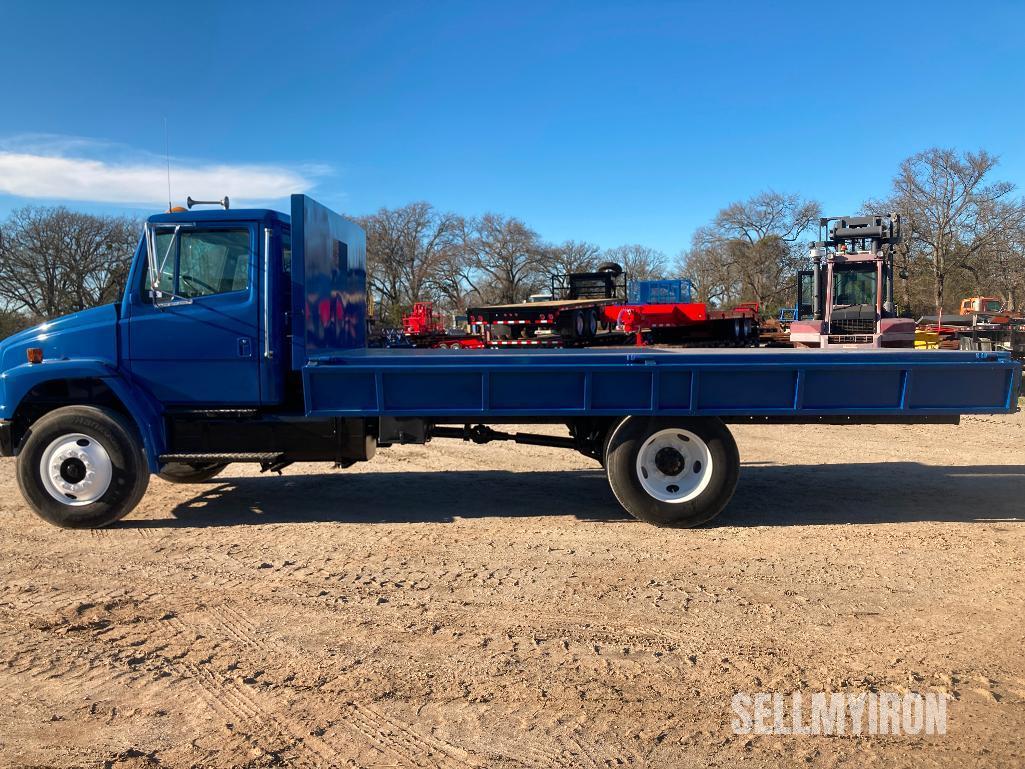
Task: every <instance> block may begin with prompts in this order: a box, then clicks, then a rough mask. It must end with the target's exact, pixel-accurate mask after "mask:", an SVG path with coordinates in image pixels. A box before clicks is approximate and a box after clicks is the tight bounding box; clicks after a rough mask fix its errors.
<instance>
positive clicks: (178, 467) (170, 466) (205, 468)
mask: <svg viewBox="0 0 1025 769" xmlns="http://www.w3.org/2000/svg"><path fill="white" fill-rule="evenodd" d="M227 466H228V463H227V462H215V463H212V464H202V465H187V464H185V463H184V462H168V463H167V464H166V465H164V466H163V467H162V468H160V473H158V474H159V475H160V477H161V478H163V479H164V480H165V481H170V482H171V483H202V482H203V481H208V480H210V479H211V478H213V477H214V476H216V475H218V474H220V473H221V472H222V471H223V470H224V468H226V467H227Z"/></svg>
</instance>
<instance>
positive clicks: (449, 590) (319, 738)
mask: <svg viewBox="0 0 1025 769" xmlns="http://www.w3.org/2000/svg"><path fill="white" fill-rule="evenodd" d="M735 434H736V436H737V442H738V444H739V446H740V450H741V456H742V458H743V460H744V468H743V471H742V474H741V481H740V486H739V488H738V490H737V494H736V497H735V499H734V500H733V502H732V503H731V504H730V506H729V507H728V509H727V510H726V511H725V512H724V513H723V515H722V516H721V517H720V518H719V519H718V520H717V521H716V522H715V524H714V525H712V526H709V527H706V528H702V529H698V530H660V529H657V528H653V527H651V526H647V525H645V524H641V523H637V522H635V521H633V520H631V519H628V518H626V517H624V516H623V515H622V514H621V513H619V512H618V507H617V505H616V503H615V500H614V499H613V497H612V495H611V492H610V491H609V490H608V486H607V484H606V483H605V480H604V476H603V475H602V473H601V470H600V469H599V468H598V467H597V466H596V465H594V464H592V463H591V462H590V461H589V460H587V459H585V458H584V457H581V456H577V455H574V454H572V453H570V452H566V451H561V450H558V449H546V448H536V447H523V446H507V445H501V444H493V445H492V446H488V447H483V448H482V447H476V446H471V445H465V444H462V443H460V442H457V441H443V440H439V441H436V442H434V443H432V444H430V445H429V446H426V447H405V448H396V449H390V450H387V451H383V452H381V453H380V454H379V455H378V457H377V458H376V459H375V460H374V461H373V462H371V463H367V464H365V465H364V466H362V467H355V468H352V469H350V470H345V471H337V470H336V471H329V470H327V469H326V468H323V467H321V466H293V467H291V468H289V469H288V470H286V471H285V475H284V476H283V477H280V478H279V477H276V476H275V477H268V476H261V475H259V474H258V473H257V472H256V471H254V470H252V469H249V468H246V467H243V466H234V467H231V468H229V470H228V471H227V472H226V474H225V476H224V477H223V478H218V479H216V480H214V481H211V482H208V483H205V484H202V485H198V486H173V485H170V484H167V483H164V482H162V481H159V480H156V479H155V480H154V481H153V483H152V484H151V485H150V489H149V493H148V494H147V496H146V498H145V499H144V500H143V502H142V504H141V505H140V507H139V508H138V509H137V510H136V512H135V513H134V514H133V515H132V516H131V517H130V518H128V519H126V520H125V521H123V522H122V523H121V524H119V525H117V526H116V527H114V528H111V529H109V530H105V531H97V532H71V531H61V530H58V529H55V528H51V527H49V526H48V525H46V524H44V523H43V522H42V521H40V520H39V519H37V518H36V517H35V516H34V515H33V514H32V513H31V512H30V511H29V510H28V508H27V507H26V506H25V505H24V504H23V502H22V501H21V498H20V496H19V495H18V492H17V489H16V485H15V481H14V465H13V463H12V462H11V461H10V460H5V461H3V462H2V463H0V523H2V525H0V574H2V577H0V619H2V624H0V693H2V695H3V696H2V699H0V766H3V767H12V766H17V767H30V766H31V767H37V766H54V767H80V766H81V767H85V766H108V767H112V766H138V767H142V766H162V767H191V766H202V767H207V766H209V767H233V766H253V767H262V766H273V765H281V766H299V767H319V766H350V765H351V766H363V767H407V766H408V767H518V766H525V767H553V766H563V767H606V766H608V767H616V766H648V767H708V766H722V767H732V766H737V765H744V766H754V767H777V766H780V765H789V764H800V765H811V766H851V767H868V766H887V767H904V766H906V767H912V766H914V767H923V766H926V767H928V766H944V767H947V766H966V767H968V766H970V767H986V766H1010V765H1023V764H1025V754H1023V745H1025V740H1023V738H1022V733H1023V730H1025V655H1023V649H1025V630H1023V628H1025V623H1023V616H1025V615H1023V607H1025V586H1023V579H1025V577H1023V568H1022V567H1023V553H1025V527H1023V525H1022V519H1023V518H1025V418H1023V415H1022V414H1018V415H1015V416H1013V417H986V418H968V419H965V420H964V421H963V423H962V424H961V426H960V427H953V426H914V427H912V426H865V427H843V428H840V427H818V426H816V427H764V426H763V427H738V428H735ZM319 471H324V474H322V475H318V474H315V473H317V472H319ZM795 690H799V691H803V692H809V693H810V692H814V691H823V690H825V691H848V692H862V691H865V690H886V691H907V690H911V691H919V692H926V691H932V692H944V693H947V694H949V695H951V697H952V700H951V701H950V706H949V711H948V717H947V728H948V732H947V734H946V735H945V736H928V737H926V736H886V737H882V736H872V737H868V736H862V737H852V736H843V737H826V736H769V735H761V736H743V735H740V736H737V735H734V734H733V732H732V730H731V727H730V724H731V719H732V718H733V713H732V711H731V708H730V699H731V697H732V695H733V694H734V693H736V692H757V691H780V692H792V691H795Z"/></svg>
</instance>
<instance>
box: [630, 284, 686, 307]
mask: <svg viewBox="0 0 1025 769" xmlns="http://www.w3.org/2000/svg"><path fill="white" fill-rule="evenodd" d="M693 288H694V284H693V283H691V282H690V281H689V280H687V279H686V278H682V279H676V280H632V281H630V285H629V286H628V287H627V292H626V297H627V301H628V302H629V303H630V304H680V303H685V302H690V301H691V292H692V290H693Z"/></svg>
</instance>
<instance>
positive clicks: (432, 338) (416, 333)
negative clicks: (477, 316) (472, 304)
mask: <svg viewBox="0 0 1025 769" xmlns="http://www.w3.org/2000/svg"><path fill="white" fill-rule="evenodd" d="M402 334H403V336H405V338H406V340H407V341H409V343H410V344H411V345H412V346H413V347H431V348H437V349H441V350H458V349H468V350H469V349H479V348H481V347H484V342H483V341H482V340H481V339H480V337H477V336H473V335H470V334H450V333H449V332H448V329H446V328H445V323H444V321H442V319H441V317H440V316H438V315H435V314H434V304H433V303H431V302H417V303H415V304H414V305H413V310H412V312H410V313H409V315H406V316H404V317H403V318H402Z"/></svg>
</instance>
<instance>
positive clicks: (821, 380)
mask: <svg viewBox="0 0 1025 769" xmlns="http://www.w3.org/2000/svg"><path fill="white" fill-rule="evenodd" d="M302 376H303V383H304V392H305V397H306V412H307V414H308V415H310V416H348V417H353V416H361V417H374V416H417V417H439V418H452V419H464V418H465V419H467V420H473V419H487V418H492V417H498V418H511V417H516V418H526V417H563V416H564V417H581V416H604V415H607V416H622V415H657V416H670V415H687V416H723V417H729V416H741V417H744V416H752V417H759V416H765V417H783V418H787V417H790V418H795V419H798V420H800V419H803V418H806V419H808V420H809V421H812V420H815V419H819V418H823V417H850V416H856V417H859V418H865V419H866V421H871V418H872V417H879V418H880V419H881V420H882V419H885V418H891V417H902V418H909V419H913V418H915V417H930V416H955V415H959V414H973V413H1001V412H1004V413H1010V412H1013V411H1015V409H1016V408H1017V393H1018V389H1019V387H1020V378H1021V365H1020V364H1019V363H1017V362H1016V361H1014V360H1013V359H1011V358H1010V357H1009V356H1007V355H1006V354H1002V353H975V352H960V351H946V350H935V351H931V350H843V351H830V350H823V351H816V350H768V349H740V350H725V349H723V350H718V349H709V350H705V349H701V350H691V349H686V350H679V349H661V348H621V349H600V350H593V349H592V350H532V351H530V352H528V353H510V352H506V351H500V350H459V351H445V350H395V349H393V350H354V351H351V352H350V351H341V352H335V353H334V354H332V355H325V356H323V357H320V358H313V359H311V360H310V361H309V362H308V363H307V365H306V366H304V367H303V370H302Z"/></svg>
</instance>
